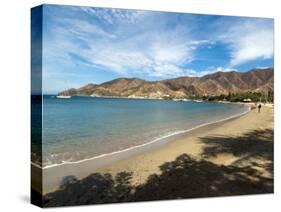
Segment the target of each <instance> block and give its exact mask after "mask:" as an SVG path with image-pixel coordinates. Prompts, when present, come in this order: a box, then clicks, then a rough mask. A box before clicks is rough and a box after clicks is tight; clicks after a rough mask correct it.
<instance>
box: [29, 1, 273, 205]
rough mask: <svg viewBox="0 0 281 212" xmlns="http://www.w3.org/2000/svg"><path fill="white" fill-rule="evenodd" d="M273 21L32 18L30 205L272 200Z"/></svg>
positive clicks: (141, 15) (59, 11)
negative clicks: (268, 195) (241, 197)
mask: <svg viewBox="0 0 281 212" xmlns="http://www.w3.org/2000/svg"><path fill="white" fill-rule="evenodd" d="M273 35H274V21H273V19H270V18H257V17H237V16H221V15H203V14H188V13H176V12H159V11H144V10H128V9H113V8H94V7H83V6H63V5H48V4H45V5H41V6H38V7H35V8H32V9H31V53H32V54H31V57H32V61H31V88H32V89H31V123H32V124H31V139H32V140H31V201H32V203H33V204H36V205H38V206H41V207H57V206H70V205H86V204H103V203H120V202H138V201H152V200H170V199H186V198H199V197H217V196H233V195H249V194H265V193H273V120H274V107H273V106H274V105H273V102H274V86H273V83H274V77H273V75H274V67H273V65H274V38H273Z"/></svg>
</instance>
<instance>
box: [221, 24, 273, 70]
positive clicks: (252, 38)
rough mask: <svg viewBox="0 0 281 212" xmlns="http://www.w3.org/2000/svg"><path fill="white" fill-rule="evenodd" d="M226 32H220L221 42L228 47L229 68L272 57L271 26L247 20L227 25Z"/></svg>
mask: <svg viewBox="0 0 281 212" xmlns="http://www.w3.org/2000/svg"><path fill="white" fill-rule="evenodd" d="M228 24H229V25H230V26H226V28H227V30H226V31H224V32H220V33H221V35H220V36H219V38H220V39H222V41H223V42H225V43H227V44H228V45H229V47H230V56H231V60H230V66H236V65H239V64H243V63H246V62H249V61H252V60H255V59H269V58H272V57H273V49H274V47H273V44H274V41H273V39H274V38H273V25H272V23H271V22H269V21H264V20H256V21H254V20H248V21H243V22H241V21H237V22H234V23H228Z"/></svg>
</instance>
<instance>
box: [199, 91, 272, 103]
mask: <svg viewBox="0 0 281 212" xmlns="http://www.w3.org/2000/svg"><path fill="white" fill-rule="evenodd" d="M202 99H203V100H208V101H230V102H244V101H247V100H249V101H251V102H259V101H261V102H273V101H274V93H273V92H267V93H261V92H243V93H229V94H228V95H224V94H221V95H219V96H203V97H202Z"/></svg>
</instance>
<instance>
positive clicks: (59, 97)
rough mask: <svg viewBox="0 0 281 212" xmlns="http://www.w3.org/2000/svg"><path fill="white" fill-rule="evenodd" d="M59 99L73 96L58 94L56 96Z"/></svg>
mask: <svg viewBox="0 0 281 212" xmlns="http://www.w3.org/2000/svg"><path fill="white" fill-rule="evenodd" d="M56 98H57V99H70V98H71V96H62V95H58V96H56Z"/></svg>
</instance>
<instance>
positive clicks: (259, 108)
mask: <svg viewBox="0 0 281 212" xmlns="http://www.w3.org/2000/svg"><path fill="white" fill-rule="evenodd" d="M258 112H259V113H260V112H261V104H259V105H258Z"/></svg>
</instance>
